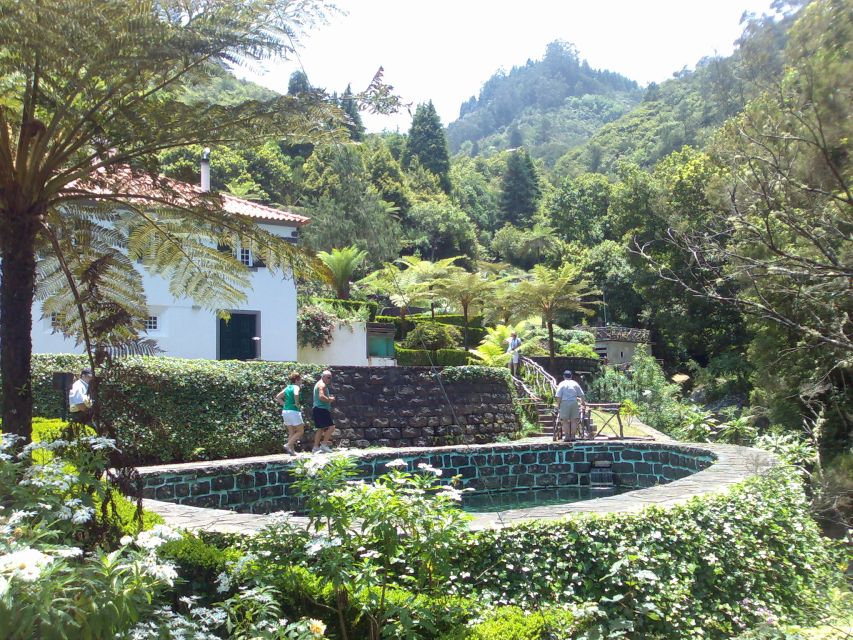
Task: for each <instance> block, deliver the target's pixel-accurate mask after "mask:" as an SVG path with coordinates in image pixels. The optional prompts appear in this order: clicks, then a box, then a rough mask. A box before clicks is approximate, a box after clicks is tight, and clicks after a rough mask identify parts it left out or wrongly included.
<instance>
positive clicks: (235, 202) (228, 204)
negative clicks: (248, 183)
mask: <svg viewBox="0 0 853 640" xmlns="http://www.w3.org/2000/svg"><path fill="white" fill-rule="evenodd" d="M219 197H220V199H221V200H222V208H223V209H225V210H226V211H228V212H229V213H236V214H237V215H241V216H248V217H250V218H257V219H259V220H270V221H273V222H287V223H292V224H295V225H296V226H300V227H301V226H302V225H303V224H306V223H308V222H309V221H310V220H311V219H310V218H306V217H305V216H300V215H299V214H296V213H291V212H290V211H282V210H281V209H274V208H272V207H267V206H265V205H262V204H258V203H257V202H251V201H249V200H243V199H242V198H237V197H235V196H232V195H231V194H229V193H220V194H219Z"/></svg>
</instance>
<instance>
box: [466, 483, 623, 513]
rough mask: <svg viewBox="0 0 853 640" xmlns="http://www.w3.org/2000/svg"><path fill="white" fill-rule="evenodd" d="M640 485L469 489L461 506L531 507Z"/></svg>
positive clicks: (474, 510) (488, 508) (471, 508)
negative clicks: (485, 490)
mask: <svg viewBox="0 0 853 640" xmlns="http://www.w3.org/2000/svg"><path fill="white" fill-rule="evenodd" d="M636 488H637V487H593V488H590V487H552V488H548V489H519V490H517V491H494V492H491V493H485V492H483V493H481V492H479V491H478V492H477V493H466V494H464V497H463V499H462V509H463V510H464V511H468V512H470V513H485V512H489V511H508V510H510V509H529V508H531V507H544V506H547V505H552V504H566V503H569V502H580V501H582V500H592V499H594V498H604V497H606V496H614V495H616V494H618V493H626V492H628V491H632V490H634V489H636Z"/></svg>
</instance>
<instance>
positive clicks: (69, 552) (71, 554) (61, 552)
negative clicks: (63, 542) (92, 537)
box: [55, 547, 83, 558]
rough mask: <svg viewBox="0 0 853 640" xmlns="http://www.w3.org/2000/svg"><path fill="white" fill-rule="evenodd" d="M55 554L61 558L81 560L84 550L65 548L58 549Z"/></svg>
mask: <svg viewBox="0 0 853 640" xmlns="http://www.w3.org/2000/svg"><path fill="white" fill-rule="evenodd" d="M55 553H56V555H57V557H59V558H79V557H80V556H82V555H83V550H82V549H80V548H78V547H65V548H64V549H57V550H56V552H55Z"/></svg>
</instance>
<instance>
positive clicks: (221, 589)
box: [216, 571, 231, 593]
mask: <svg viewBox="0 0 853 640" xmlns="http://www.w3.org/2000/svg"><path fill="white" fill-rule="evenodd" d="M230 590H231V576H229V575H228V573H227V572H225V571H223V572H222V573H220V574H219V575H218V576H216V592H217V593H225V592H226V591H230Z"/></svg>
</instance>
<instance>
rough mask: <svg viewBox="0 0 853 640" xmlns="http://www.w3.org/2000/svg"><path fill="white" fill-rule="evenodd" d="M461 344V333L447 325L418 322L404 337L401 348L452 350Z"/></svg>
mask: <svg viewBox="0 0 853 640" xmlns="http://www.w3.org/2000/svg"><path fill="white" fill-rule="evenodd" d="M461 344H462V332H461V331H460V330H459V329H457V328H456V327H453V326H451V325H447V324H439V323H437V322H419V323H417V324H416V325H415V328H414V329H413V330H412V331H411V332H410V333H409V335H408V336H406V339H405V340H404V341H403V346H404V347H405V348H407V349H426V350H427V351H436V350H438V349H452V348H453V347H458V346H460V345H461Z"/></svg>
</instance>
